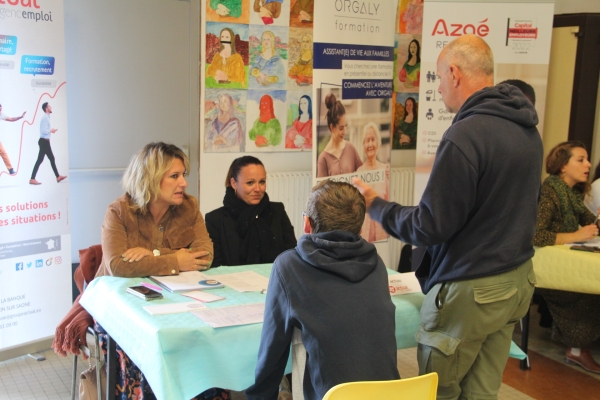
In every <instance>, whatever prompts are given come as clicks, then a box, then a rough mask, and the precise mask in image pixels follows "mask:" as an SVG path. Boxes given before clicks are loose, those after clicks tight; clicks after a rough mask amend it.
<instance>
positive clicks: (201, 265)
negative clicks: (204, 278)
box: [175, 249, 212, 271]
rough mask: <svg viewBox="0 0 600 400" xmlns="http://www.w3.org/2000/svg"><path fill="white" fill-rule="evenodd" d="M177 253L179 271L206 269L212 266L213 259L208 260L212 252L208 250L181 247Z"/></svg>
mask: <svg viewBox="0 0 600 400" xmlns="http://www.w3.org/2000/svg"><path fill="white" fill-rule="evenodd" d="M175 254H176V255H177V264H178V265H179V271H205V270H207V269H209V268H210V265H211V264H212V261H210V260H208V258H209V257H210V256H211V253H210V252H208V251H196V252H193V253H192V252H190V251H189V249H179V250H177V252H176V253H175Z"/></svg>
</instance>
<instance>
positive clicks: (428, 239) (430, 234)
mask: <svg viewBox="0 0 600 400" xmlns="http://www.w3.org/2000/svg"><path fill="white" fill-rule="evenodd" d="M476 196H477V171H476V169H475V168H474V167H473V165H472V164H471V162H469V160H468V159H467V158H466V157H465V155H464V153H463V152H462V151H461V150H460V149H459V148H458V147H457V146H456V145H455V144H454V143H453V142H452V141H450V140H442V141H441V142H440V146H439V148H438V151H437V156H436V160H435V164H434V166H433V170H432V174H431V176H430V178H429V182H428V183H427V187H426V188H425V192H424V193H423V197H422V198H421V202H420V203H419V205H418V206H414V207H408V206H402V205H400V204H397V203H392V202H387V201H385V200H383V199H381V198H377V199H375V201H373V204H372V205H371V208H370V209H369V215H370V216H371V218H373V219H374V220H375V221H377V222H379V223H381V225H382V226H383V228H384V229H385V231H386V232H388V233H389V234H390V235H392V236H394V237H396V238H398V239H400V240H402V241H403V242H406V243H409V244H412V245H414V246H433V245H436V244H440V243H443V242H445V241H447V240H448V239H449V238H450V237H452V236H453V235H454V234H455V233H456V232H458V231H459V230H460V229H461V228H462V227H463V225H464V224H465V223H466V221H467V220H468V218H469V214H470V212H471V210H472V208H473V205H474V203H475V198H476Z"/></svg>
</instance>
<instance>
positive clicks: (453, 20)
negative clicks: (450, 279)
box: [415, 1, 554, 204]
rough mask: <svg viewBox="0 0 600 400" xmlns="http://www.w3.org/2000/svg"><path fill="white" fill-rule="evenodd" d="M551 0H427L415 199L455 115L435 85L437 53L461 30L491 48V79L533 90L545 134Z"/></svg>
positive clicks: (427, 178)
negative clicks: (477, 0)
mask: <svg viewBox="0 0 600 400" xmlns="http://www.w3.org/2000/svg"><path fill="white" fill-rule="evenodd" d="M553 12H554V3H553V2H547V3H540V2H531V3H528V2H526V1H524V2H521V3H514V2H507V3H502V2H497V3H490V2H480V3H474V2H460V1H455V2H445V1H426V2H425V4H424V12H423V22H422V43H421V46H420V87H419V98H420V104H419V111H418V121H419V125H418V140H417V144H416V148H417V152H416V175H415V204H418V202H419V200H420V199H421V195H422V194H423V191H424V190H425V186H426V185H427V181H428V180H429V174H430V172H431V168H432V166H433V162H434V160H435V154H436V151H437V148H438V145H439V142H440V140H441V139H442V136H443V135H444V132H445V131H446V129H448V127H449V126H450V124H451V123H452V120H453V118H454V114H452V113H450V112H448V111H447V110H446V107H445V106H444V103H443V99H442V98H441V96H440V94H439V93H438V91H437V89H438V86H439V81H438V79H437V75H436V62H437V58H438V56H439V54H440V52H441V51H442V49H443V48H444V46H446V44H448V43H449V42H451V41H452V40H453V39H456V38H457V37H459V36H462V35H464V34H474V35H478V36H480V37H481V38H483V39H484V40H485V41H486V42H487V43H488V45H489V46H490V47H491V48H492V51H493V53H494V81H495V83H496V84H498V83H501V82H503V81H505V80H520V81H522V82H524V83H526V84H528V85H530V86H531V87H532V88H533V90H534V91H535V98H536V102H535V104H534V105H535V108H536V110H537V113H538V116H539V120H540V123H539V124H538V130H539V131H540V134H542V135H543V131H544V127H543V121H544V109H545V105H546V87H547V82H548V63H549V60H550V43H551V38H552V20H553Z"/></svg>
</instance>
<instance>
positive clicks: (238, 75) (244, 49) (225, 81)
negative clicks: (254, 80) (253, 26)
mask: <svg viewBox="0 0 600 400" xmlns="http://www.w3.org/2000/svg"><path fill="white" fill-rule="evenodd" d="M248 62H249V57H248V26H247V25H238V24H223V23H218V22H207V23H206V64H207V66H206V75H205V76H206V79H205V83H206V87H208V88H234V89H243V88H247V87H248Z"/></svg>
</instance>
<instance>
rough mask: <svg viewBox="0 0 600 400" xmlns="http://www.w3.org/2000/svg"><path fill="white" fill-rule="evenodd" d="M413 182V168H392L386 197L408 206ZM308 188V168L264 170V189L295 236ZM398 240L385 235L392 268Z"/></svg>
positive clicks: (298, 232)
mask: <svg viewBox="0 0 600 400" xmlns="http://www.w3.org/2000/svg"><path fill="white" fill-rule="evenodd" d="M414 186H415V169H414V168H392V171H391V176H390V201H394V202H396V203H399V204H402V205H406V206H412V205H413V193H414ZM311 188H312V173H311V171H300V172H276V173H270V174H267V193H269V199H271V201H279V202H281V203H283V204H284V205H285V211H286V212H287V215H288V217H289V218H290V221H291V222H292V225H293V226H294V232H295V233H296V238H299V237H300V236H301V235H302V234H303V233H304V232H303V224H304V221H303V219H302V211H304V208H305V206H306V199H308V194H309V193H310V189H311ZM403 245H404V243H402V242H401V241H399V240H396V239H394V238H390V239H389V254H388V264H387V265H388V266H390V267H391V268H394V269H396V268H397V267H398V260H399V259H400V250H402V246H403Z"/></svg>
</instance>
